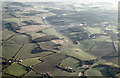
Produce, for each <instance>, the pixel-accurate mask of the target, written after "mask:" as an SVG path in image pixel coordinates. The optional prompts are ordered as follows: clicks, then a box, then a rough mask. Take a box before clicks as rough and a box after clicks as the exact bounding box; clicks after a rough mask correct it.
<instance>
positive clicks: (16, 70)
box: [3, 64, 27, 76]
mask: <svg viewBox="0 0 120 78" xmlns="http://www.w3.org/2000/svg"><path fill="white" fill-rule="evenodd" d="M3 72H4V73H8V74H10V75H14V76H22V75H24V74H25V73H27V71H26V68H24V67H23V66H21V65H19V64H12V65H10V66H9V67H7V68H6V69H4V70H3Z"/></svg>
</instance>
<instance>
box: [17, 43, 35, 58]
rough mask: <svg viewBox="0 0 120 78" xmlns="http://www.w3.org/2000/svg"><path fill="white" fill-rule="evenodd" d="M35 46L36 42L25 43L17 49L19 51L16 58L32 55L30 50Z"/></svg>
mask: <svg viewBox="0 0 120 78" xmlns="http://www.w3.org/2000/svg"><path fill="white" fill-rule="evenodd" d="M35 47H37V45H36V44H31V43H28V44H25V45H24V46H23V48H22V49H21V50H20V51H19V53H18V54H17V56H16V58H21V59H23V58H28V57H30V56H32V54H31V51H32V50H33V49H34V48H35Z"/></svg>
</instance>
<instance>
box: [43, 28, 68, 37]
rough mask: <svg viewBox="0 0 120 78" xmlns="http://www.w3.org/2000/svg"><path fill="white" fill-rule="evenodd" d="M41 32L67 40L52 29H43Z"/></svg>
mask: <svg viewBox="0 0 120 78" xmlns="http://www.w3.org/2000/svg"><path fill="white" fill-rule="evenodd" d="M43 32H45V33H46V34H49V35H55V36H57V37H59V38H65V39H66V38H67V37H65V36H63V35H62V34H60V33H59V32H58V31H57V30H55V29H54V28H48V29H45V30H43Z"/></svg>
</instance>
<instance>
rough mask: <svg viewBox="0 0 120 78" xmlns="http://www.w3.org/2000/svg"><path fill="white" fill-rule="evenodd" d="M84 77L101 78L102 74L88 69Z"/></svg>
mask: <svg viewBox="0 0 120 78" xmlns="http://www.w3.org/2000/svg"><path fill="white" fill-rule="evenodd" d="M85 75H86V76H102V74H101V72H100V71H97V70H94V69H88V70H87V71H86V72H85Z"/></svg>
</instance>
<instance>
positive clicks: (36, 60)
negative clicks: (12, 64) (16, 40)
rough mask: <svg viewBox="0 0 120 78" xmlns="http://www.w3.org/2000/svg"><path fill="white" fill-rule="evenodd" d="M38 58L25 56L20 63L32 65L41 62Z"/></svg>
mask: <svg viewBox="0 0 120 78" xmlns="http://www.w3.org/2000/svg"><path fill="white" fill-rule="evenodd" d="M39 59H40V57H36V58H27V59H24V60H23V61H22V62H21V63H20V64H23V65H24V66H33V65H36V64H38V63H41V61H40V60H39Z"/></svg>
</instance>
